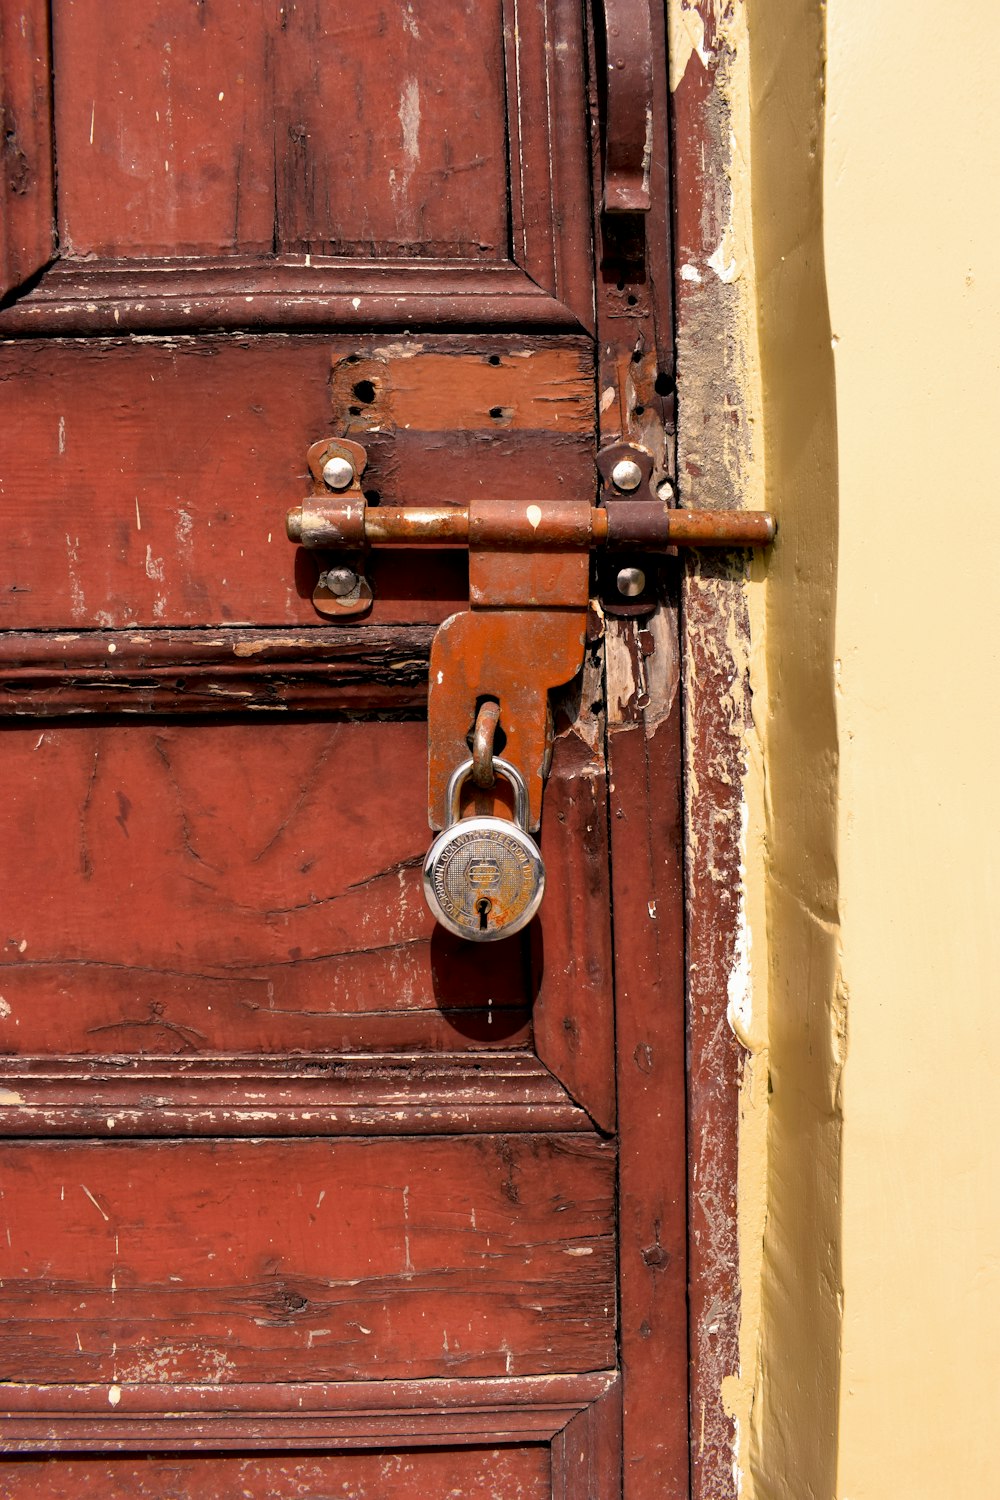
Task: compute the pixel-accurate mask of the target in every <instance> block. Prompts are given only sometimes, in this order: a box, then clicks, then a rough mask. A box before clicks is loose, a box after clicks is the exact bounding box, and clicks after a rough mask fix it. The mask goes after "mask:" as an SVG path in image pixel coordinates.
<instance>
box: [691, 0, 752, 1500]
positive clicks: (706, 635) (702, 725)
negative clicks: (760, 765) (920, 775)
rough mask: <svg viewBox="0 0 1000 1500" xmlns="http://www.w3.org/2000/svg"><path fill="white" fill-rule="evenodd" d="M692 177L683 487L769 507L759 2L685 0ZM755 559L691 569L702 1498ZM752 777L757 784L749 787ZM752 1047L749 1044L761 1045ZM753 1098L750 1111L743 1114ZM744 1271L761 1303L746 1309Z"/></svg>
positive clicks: (745, 1019) (729, 1248)
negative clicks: (764, 446) (761, 308)
mask: <svg viewBox="0 0 1000 1500" xmlns="http://www.w3.org/2000/svg"><path fill="white" fill-rule="evenodd" d="M669 23H670V34H671V41H672V45H673V48H674V54H673V59H672V69H671V86H672V89H673V98H674V119H675V154H676V167H677V182H678V208H677V228H678V245H677V259H678V263H679V271H678V279H677V308H678V314H677V317H678V384H679V391H680V414H681V420H680V428H679V433H678V447H679V463H678V474H679V482H680V491H681V500H682V503H683V502H684V500H685V498H687V499H688V501H689V503H692V504H697V505H699V506H702V507H711V508H716V507H717V508H720V509H721V508H724V507H726V506H727V505H739V504H743V505H752V503H753V502H752V500H750V499H749V498H748V497H751V496H756V495H759V494H761V477H760V476H761V469H760V464H761V454H760V452H759V451H758V449H757V447H756V444H755V432H756V430H757V427H758V421H759V387H758V385H757V375H756V347H755V338H756V333H755V326H754V307H753V303H752V292H753V288H752V275H748V274H745V273H747V272H748V271H751V270H752V264H753V254H752V240H751V232H750V205H749V183H748V179H747V177H746V174H745V172H744V171H743V166H744V163H745V160H746V157H747V154H748V149H749V143H748V130H747V108H748V106H747V77H746V72H747V67H748V58H747V47H746V15H745V9H744V7H743V5H737V6H723V5H721V4H719V3H717V0H697V3H696V4H692V5H688V4H687V3H686V0H672V3H671V4H670V6H669ZM748 582H749V574H748V572H747V567H746V562H745V559H744V558H743V557H741V556H739V555H734V556H732V557H730V558H726V557H719V558H704V557H692V558H691V559H689V561H688V562H687V565H686V569H685V582H684V606H685V608H684V617H685V632H684V685H685V711H686V734H685V755H686V769H687V776H686V801H687V819H686V840H687V861H686V867H687V903H688V962H689V973H688V1007H689V1016H690V1023H689V1024H690V1062H689V1070H690V1071H689V1091H690V1098H689V1110H690V1119H691V1122H692V1136H691V1140H692V1152H691V1161H690V1165H689V1172H690V1197H691V1203H690V1213H691V1255H692V1278H691V1284H692V1300H691V1318H692V1328H691V1338H692V1369H693V1377H692V1378H693V1384H692V1417H693V1433H692V1494H693V1496H694V1497H695V1500H725V1497H734V1496H735V1495H737V1494H738V1493H742V1486H743V1480H744V1474H745V1471H746V1469H747V1467H748V1454H749V1445H750V1437H751V1422H750V1417H751V1412H752V1402H753V1382H754V1375H755V1364H756V1358H755V1356H756V1343H755V1341H756V1333H757V1322H756V1319H757V1310H758V1307H759V1296H758V1286H759V1250H756V1249H755V1248H754V1246H755V1244H756V1245H757V1246H759V1243H760V1239H761V1235H762V1226H761V1224H760V1223H759V1222H755V1221H753V1219H752V1214H753V1212H759V1205H760V1203H761V1202H762V1199H761V1198H759V1197H758V1196H757V1195H756V1194H752V1195H751V1201H752V1203H753V1204H754V1205H755V1207H754V1208H753V1209H751V1211H750V1212H751V1218H750V1219H749V1220H748V1221H747V1222H746V1223H745V1224H744V1225H743V1236H744V1238H743V1245H742V1262H741V1243H740V1232H739V1214H738V1202H737V1175H738V1170H739V1169H738V1158H737V1149H738V1140H739V1139H740V1136H741V1131H742V1133H743V1140H744V1144H745V1146H746V1147H747V1151H748V1155H747V1160H748V1161H752V1162H759V1161H760V1160H762V1158H763V1150H764V1146H763V1135H762V1131H763V1124H764V1120H765V1118H766V1110H765V1107H764V1105H763V1103H762V1100H761V1091H762V1089H764V1087H765V1085H766V1061H767V1059H766V1041H765V1038H766V1014H765V1013H764V1008H763V1006H758V1005H755V1001H754V992H753V973H752V971H751V969H750V966H749V954H750V948H751V943H752V942H754V941H755V940H758V939H759V941H760V942H762V941H763V935H762V933H761V934H758V933H757V932H756V931H754V932H751V929H750V916H749V913H748V909H747V904H746V896H745V890H744V875H745V858H746V843H747V838H748V819H749V817H750V816H751V811H752V816H753V817H754V819H755V820H756V819H759V817H760V810H759V807H758V806H757V804H756V803H755V805H754V809H753V810H751V808H750V806H749V803H748V795H749V796H750V797H755V796H756V795H757V792H756V791H754V790H753V787H755V786H757V787H759V783H757V782H756V781H755V776H756V772H755V771H753V765H754V764H755V763H756V757H758V755H759V751H758V747H757V745H756V742H755V727H754V719H753V710H752V697H751V691H750V617H749V610H748ZM748 777H749V778H750V783H749V784H750V785H751V791H750V793H748V791H747V787H748ZM747 1044H749V1046H750V1049H751V1050H749V1051H747V1050H746V1046H747ZM741 1110H742V1123H741ZM741 1270H742V1271H743V1273H744V1276H745V1282H744V1284H745V1286H746V1287H747V1289H748V1303H747V1307H748V1310H749V1317H748V1318H747V1319H746V1320H744V1321H742V1322H741Z"/></svg>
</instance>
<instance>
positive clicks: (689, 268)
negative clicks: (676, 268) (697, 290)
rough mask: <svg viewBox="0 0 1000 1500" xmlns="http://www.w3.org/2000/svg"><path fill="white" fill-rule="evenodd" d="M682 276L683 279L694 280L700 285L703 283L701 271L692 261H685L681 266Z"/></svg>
mask: <svg viewBox="0 0 1000 1500" xmlns="http://www.w3.org/2000/svg"><path fill="white" fill-rule="evenodd" d="M680 277H681V280H682V281H694V282H696V283H697V284H698V285H699V286H700V285H701V272H700V271H699V270H698V267H697V266H693V265H692V264H691V262H690V261H685V263H684V265H682V266H681V270H680Z"/></svg>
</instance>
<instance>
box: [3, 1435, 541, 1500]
mask: <svg viewBox="0 0 1000 1500" xmlns="http://www.w3.org/2000/svg"><path fill="white" fill-rule="evenodd" d="M549 1463H550V1461H549V1453H548V1449H547V1448H546V1447H545V1446H543V1445H542V1444H536V1445H533V1446H530V1447H524V1448H486V1447H484V1448H468V1449H461V1448H459V1449H452V1450H450V1451H445V1452H434V1451H433V1450H431V1451H428V1450H423V1451H421V1450H416V1451H413V1450H412V1449H411V1450H405V1449H404V1450H402V1451H396V1452H394V1451H392V1450H386V1451H384V1452H381V1453H343V1454H308V1455H304V1454H303V1455H283V1456H282V1455H278V1456H275V1457H266V1456H258V1457H252V1458H251V1457H240V1458H237V1457H233V1456H232V1455H224V1456H219V1457H217V1458H215V1459H213V1460H212V1462H211V1464H206V1463H205V1461H204V1459H198V1458H185V1457H182V1456H180V1455H173V1454H172V1455H169V1456H167V1457H161V1456H159V1455H156V1454H150V1455H148V1456H136V1457H133V1456H131V1455H129V1456H125V1455H123V1456H121V1457H119V1458H112V1459H108V1458H100V1459H97V1458H73V1459H69V1460H67V1461H63V1462H58V1461H56V1460H53V1459H22V1460H20V1461H13V1462H11V1461H8V1462H7V1463H0V1492H2V1493H3V1495H4V1496H5V1497H6V1500H234V1497H236V1496H239V1497H240V1500H302V1497H303V1496H306V1495H309V1496H316V1497H319V1496H332V1495H338V1496H340V1495H343V1496H350V1497H351V1500H410V1497H412V1496H413V1495H420V1496H422V1497H423V1500H452V1497H454V1496H455V1495H456V1494H458V1495H461V1496H462V1500H496V1497H497V1496H498V1495H502V1496H503V1500H542V1497H543V1496H547V1495H549V1494H550V1493H551V1490H550V1487H549Z"/></svg>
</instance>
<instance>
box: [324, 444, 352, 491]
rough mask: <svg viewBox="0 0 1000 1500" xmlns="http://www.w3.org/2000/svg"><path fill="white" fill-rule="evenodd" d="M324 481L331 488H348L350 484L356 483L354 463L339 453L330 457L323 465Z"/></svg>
mask: <svg viewBox="0 0 1000 1500" xmlns="http://www.w3.org/2000/svg"><path fill="white" fill-rule="evenodd" d="M323 482H324V483H325V484H328V485H329V486H330V489H331V490H346V489H347V487H348V485H350V484H353V483H354V465H353V464H352V463H351V460H350V459H349V458H343V457H342V456H341V455H340V454H339V453H335V454H334V455H333V457H332V458H328V459H327V461H326V463H325V464H324V465H323Z"/></svg>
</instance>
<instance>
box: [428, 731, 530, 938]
mask: <svg viewBox="0 0 1000 1500" xmlns="http://www.w3.org/2000/svg"><path fill="white" fill-rule="evenodd" d="M493 766H494V769H495V770H496V772H497V773H498V774H499V775H501V776H504V777H506V779H507V780H508V781H509V782H510V784H511V786H512V787H513V788H514V812H515V815H516V817H517V822H516V823H511V822H510V821H509V820H508V819H507V818H496V817H484V816H474V817H470V818H461V819H460V818H459V816H458V812H459V804H460V799H461V793H462V787H463V786H464V784H465V782H466V781H467V780H468V778H469V774H470V772H471V770H472V761H471V759H470V760H467V761H464V762H463V764H462V765H460V766H459V767H458V769H457V771H455V773H454V775H453V776H452V778H451V781H450V783H449V786H448V805H449V807H450V809H451V823H450V824H449V826H448V827H447V828H446V829H444V831H443V832H442V833H439V834H438V836H437V838H436V839H435V840H434V842H433V844H432V845H431V847H430V849H429V851H428V854H427V858H426V860H425V861H424V894H425V895H426V897H427V904H428V906H429V907H430V909H431V911H432V912H433V913H434V915H435V917H436V918H437V920H438V921H439V922H440V923H441V924H442V926H444V927H447V928H448V929H449V931H451V932H454V933H456V934H457V935H458V936H459V937H464V938H470V939H471V940H472V941H473V942H479V943H489V942H494V941H496V939H498V938H505V937H510V936H512V934H513V933H515V932H519V931H520V930H521V928H522V927H524V926H526V925H527V923H528V922H530V921H531V919H532V917H533V916H534V915H535V912H536V911H537V910H538V904H539V902H540V901H541V899H542V894H543V892H544V890H545V867H544V865H543V864H542V856H541V854H540V852H539V849H538V846H537V844H536V843H535V841H534V839H532V837H531V835H530V834H529V833H527V832H526V830H525V827H524V825H525V823H526V821H527V795H526V792H525V787H524V782H523V780H522V779H521V775H520V773H519V772H518V771H517V769H516V768H515V767H514V766H512V765H510V763H509V762H508V761H505V760H501V759H499V757H494V760H493Z"/></svg>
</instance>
